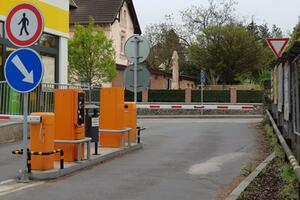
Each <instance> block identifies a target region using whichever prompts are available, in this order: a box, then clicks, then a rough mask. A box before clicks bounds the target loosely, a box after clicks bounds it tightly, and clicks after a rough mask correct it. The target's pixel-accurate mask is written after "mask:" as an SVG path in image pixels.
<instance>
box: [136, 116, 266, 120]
mask: <svg viewBox="0 0 300 200" xmlns="http://www.w3.org/2000/svg"><path fill="white" fill-rule="evenodd" d="M263 117H264V116H263V115H139V116H138V117H137V118H138V119H161V118H182V119H183V118H200V119H210V118H244V119H247V118H263Z"/></svg>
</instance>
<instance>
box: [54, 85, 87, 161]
mask: <svg viewBox="0 0 300 200" xmlns="http://www.w3.org/2000/svg"><path fill="white" fill-rule="evenodd" d="M84 107H85V93H84V92H83V91H81V90H76V89H57V90H55V108H54V113H55V140H80V139H83V138H84V135H85V127H84V124H85V113H84V112H85V110H84V109H85V108H84ZM55 148H56V149H63V150H64V155H65V161H66V162H74V161H76V160H77V145H75V144H56V145H55ZM83 153H84V148H82V158H83Z"/></svg>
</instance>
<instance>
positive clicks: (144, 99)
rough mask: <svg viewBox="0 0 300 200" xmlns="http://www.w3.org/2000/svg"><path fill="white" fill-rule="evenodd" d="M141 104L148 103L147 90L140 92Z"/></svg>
mask: <svg viewBox="0 0 300 200" xmlns="http://www.w3.org/2000/svg"><path fill="white" fill-rule="evenodd" d="M142 102H148V89H147V88H146V89H144V90H143V92H142Z"/></svg>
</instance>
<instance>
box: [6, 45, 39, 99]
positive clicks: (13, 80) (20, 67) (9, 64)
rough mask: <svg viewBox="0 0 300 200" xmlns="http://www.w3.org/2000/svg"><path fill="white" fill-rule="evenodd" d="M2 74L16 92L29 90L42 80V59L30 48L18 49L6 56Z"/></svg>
mask: <svg viewBox="0 0 300 200" xmlns="http://www.w3.org/2000/svg"><path fill="white" fill-rule="evenodd" d="M4 75H5V79H6V81H7V83H8V84H9V86H10V87H11V88H13V89H14V90H16V91H17V92H21V93H26V92H31V91H32V90H34V89H35V88H36V87H37V86H38V85H39V84H40V82H41V81H42V78H43V75H44V67H43V64H42V60H41V58H40V56H39V54H38V53H37V52H36V51H34V50H32V49H27V48H23V49H18V50H16V51H14V52H13V53H11V54H10V55H9V57H8V58H7V60H6V62H5V66H4Z"/></svg>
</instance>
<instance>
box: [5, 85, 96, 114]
mask: <svg viewBox="0 0 300 200" xmlns="http://www.w3.org/2000/svg"><path fill="white" fill-rule="evenodd" d="M55 89H80V90H83V91H85V93H86V102H89V103H99V99H100V97H99V89H100V88H92V87H89V86H82V85H70V84H58V83H54V84H53V83H42V84H40V85H39V86H38V87H37V88H36V89H35V90H33V91H32V92H30V93H29V94H28V112H29V113H32V112H54V91H55ZM0 114H8V115H21V114H23V94H21V93H18V92H15V91H14V90H13V89H11V88H10V86H9V85H8V84H7V82H5V81H0Z"/></svg>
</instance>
